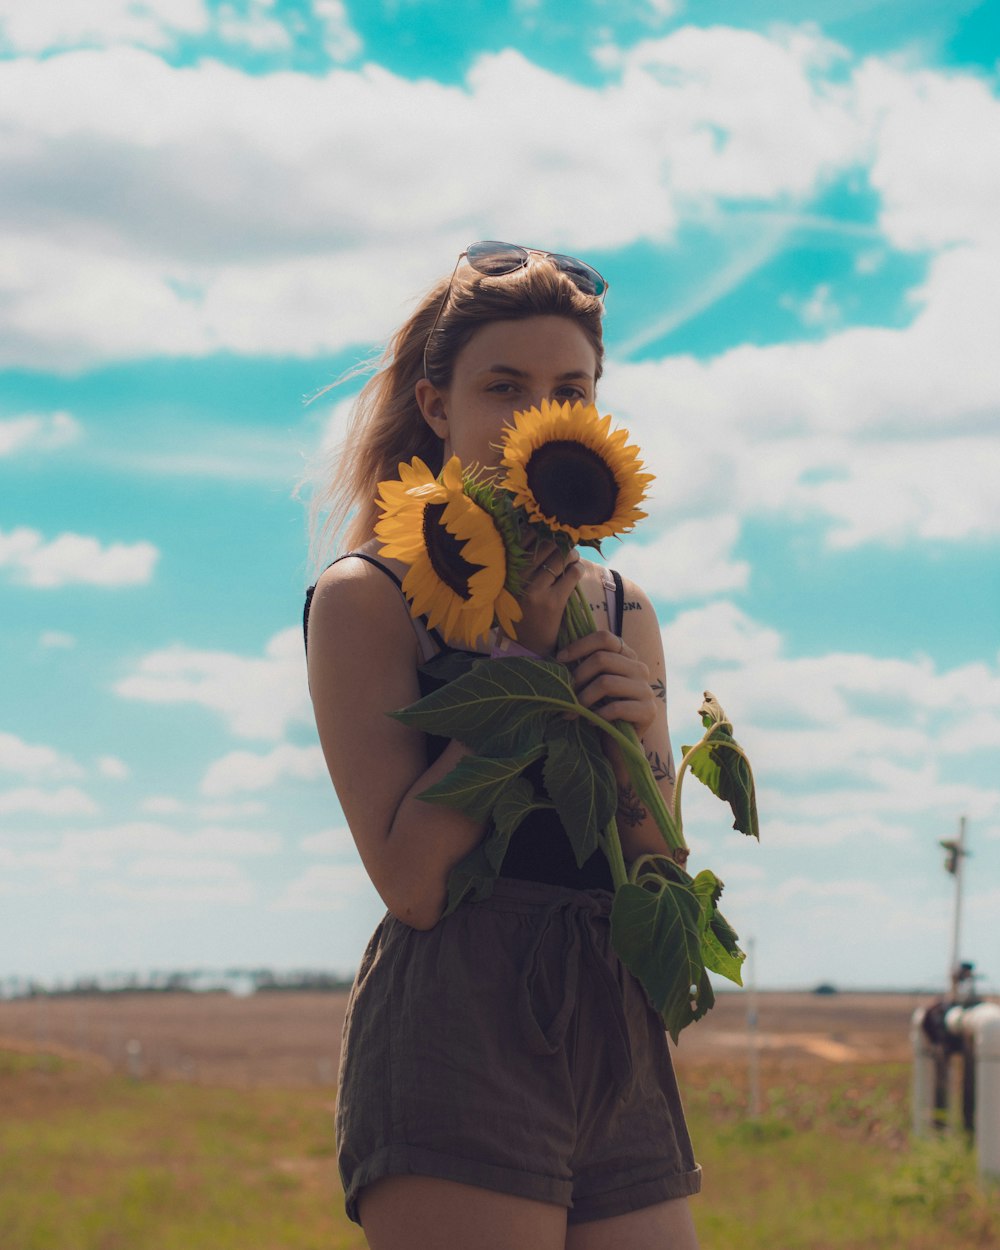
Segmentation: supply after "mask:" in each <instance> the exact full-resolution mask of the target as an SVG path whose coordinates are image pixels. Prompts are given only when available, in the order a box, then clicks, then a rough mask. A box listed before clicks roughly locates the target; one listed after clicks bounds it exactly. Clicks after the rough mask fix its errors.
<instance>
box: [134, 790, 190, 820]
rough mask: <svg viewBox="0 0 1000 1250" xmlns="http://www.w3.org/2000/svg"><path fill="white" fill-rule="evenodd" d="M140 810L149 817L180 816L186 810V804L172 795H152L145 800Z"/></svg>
mask: <svg viewBox="0 0 1000 1250" xmlns="http://www.w3.org/2000/svg"><path fill="white" fill-rule="evenodd" d="M139 807H140V810H141V811H143V812H144V813H145V814H146V815H147V816H178V815H180V813H181V812H183V811H184V809H185V804H184V803H182V802H181V800H180V799H176V798H174V797H173V795H170V794H151V795H150V796H149V797H148V798H146V799H143V801H142V803H141V804H140V805H139Z"/></svg>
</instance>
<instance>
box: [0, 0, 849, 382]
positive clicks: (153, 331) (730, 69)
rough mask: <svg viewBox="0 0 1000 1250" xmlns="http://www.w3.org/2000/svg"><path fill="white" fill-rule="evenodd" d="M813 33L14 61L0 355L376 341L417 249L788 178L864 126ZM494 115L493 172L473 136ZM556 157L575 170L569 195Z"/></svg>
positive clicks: (617, 219)
mask: <svg viewBox="0 0 1000 1250" xmlns="http://www.w3.org/2000/svg"><path fill="white" fill-rule="evenodd" d="M317 16H318V17H320V18H321V20H322V21H323V22H324V23H325V26H326V30H327V32H328V35H329V40H328V42H329V46H330V50H331V55H333V56H348V55H353V53H354V51H355V50H356V44H355V41H354V38H352V36H351V34H350V33H345V32H349V28H347V27H345V26H344V24H343V17H344V15H343V8H342V6H341V5H340V4H338V3H335V2H334V0H328V3H326V4H324V5H323V7H322V9H321V10H318V11H317ZM330 32H333V33H332V34H331V33H330ZM831 55H833V54H832V53H831V52H830V49H829V46H828V45H826V44H824V43H823V42H822V41H821V40H819V39H817V38H815V37H814V36H811V35H802V34H798V35H789V36H787V37H786V36H779V37H775V38H773V39H768V38H765V37H763V36H760V35H756V34H753V33H752V32H748V31H735V30H726V29H725V28H714V29H712V30H706V31H699V30H696V29H693V28H687V29H685V30H680V31H676V32H674V33H673V34H671V35H668V36H667V37H666V38H664V39H662V40H655V41H648V42H647V43H645V44H642V45H639V47H638V48H636V49H632V50H630V51H629V52H628V53H627V54H623V57H622V60H621V66H620V81H617V82H613V83H611V84H609V85H607V86H606V87H604V88H601V89H597V88H590V87H583V86H580V85H577V84H575V83H573V82H571V81H570V80H568V79H567V78H565V77H562V76H560V75H558V74H555V73H551V72H549V71H547V70H543V69H541V68H540V67H538V66H536V65H534V64H532V63H530V62H529V61H527V60H526V59H525V58H524V57H522V56H521V55H519V54H518V53H515V52H512V51H506V52H501V53H498V54H493V55H488V56H484V57H481V58H480V59H479V60H478V61H477V62H475V64H474V65H473V66H472V68H471V70H470V71H469V74H468V77H467V80H466V82H465V84H463V85H461V86H444V85H442V84H438V83H434V82H432V81H430V80H428V79H421V80H418V81H410V80H406V79H402V78H399V77H396V76H394V75H392V74H390V73H388V72H387V71H385V70H383V69H381V68H379V67H377V66H374V65H366V66H364V67H363V68H361V69H359V70H357V71H335V72H331V73H329V74H327V75H326V76H312V75H304V74H291V73H282V74H271V75H265V76H260V75H256V76H254V75H247V74H242V73H240V72H238V71H236V70H234V69H232V68H230V67H227V66H225V65H222V64H220V63H219V62H218V61H214V60H206V61H204V62H202V63H201V64H199V65H197V66H194V67H187V68H175V67H172V66H170V65H168V64H166V63H165V62H164V61H162V60H161V59H160V58H158V57H156V56H154V55H152V54H150V53H148V52H143V51H140V50H138V49H134V48H133V49H129V48H115V49H111V50H109V51H106V52H94V51H81V52H71V53H67V54H65V55H63V56H59V57H53V58H48V59H45V60H40V61H30V60H27V59H23V60H20V61H14V62H11V63H9V64H8V65H6V66H5V77H6V79H7V86H8V89H7V92H6V94H5V96H4V101H3V104H2V105H0V123H2V124H0V135H2V136H4V137H3V138H2V139H0V156H2V157H4V158H5V167H6V168H5V197H6V199H7V200H8V202H9V203H11V204H13V205H14V206H15V209H16V211H15V214H14V215H13V221H14V223H15V224H14V225H12V227H11V232H10V234H9V235H8V246H7V247H6V248H5V251H4V257H5V259H4V261H3V263H2V264H0V290H2V291H3V292H4V294H5V296H6V303H5V305H4V308H5V309H6V312H5V315H4V322H3V325H2V327H0V328H2V329H3V331H4V333H3V335H2V339H3V341H4V342H5V344H6V347H5V353H4V357H3V359H2V360H0V363H9V364H15V363H26V364H29V365H33V364H40V363H43V362H44V365H45V367H47V368H50V369H51V368H77V367H80V366H85V365H87V364H93V363H96V362H98V361H103V360H108V359H122V358H133V357H136V356H142V355H148V354H153V353H155V354H163V355H176V354H194V355H201V354H205V353H208V352H214V351H218V350H225V349H230V350H235V351H239V352H247V353H254V352H260V351H266V352H268V353H276V352H278V353H285V354H295V355H308V354H314V353H317V352H326V351H333V350H337V349H339V348H342V347H344V346H346V345H348V344H351V343H360V342H366V341H367V342H370V341H373V340H376V339H379V338H381V337H383V335H384V334H385V333H386V331H387V330H388V329H389V328H390V326H391V324H392V322H393V321H396V320H398V312H399V311H401V310H402V309H403V307H404V306H405V305H406V303H407V301H409V300H410V299H412V295H413V292H414V291H417V290H419V289H420V288H421V286H423V285H426V284H427V283H428V282H429V281H430V280H431V279H432V278H433V277H435V276H437V273H438V270H439V269H440V263H439V262H438V261H437V260H436V259H435V257H440V256H442V255H449V254H452V253H453V252H457V250H458V246H459V245H460V244H461V243H464V242H466V241H467V240H468V238H470V237H474V236H475V234H476V233H477V232H484V233H487V234H488V233H489V232H491V231H492V230H494V229H497V228H498V223H501V222H502V223H503V225H504V230H505V232H506V234H507V235H508V236H510V237H519V236H521V237H530V238H534V237H543V236H547V237H549V238H551V239H552V240H553V241H554V244H555V245H557V246H560V247H565V248H571V249H576V250H580V249H584V250H586V249H587V248H597V247H603V248H608V247H615V246H620V245H623V244H626V243H630V242H632V241H635V240H637V239H652V240H655V241H664V240H667V239H669V238H670V236H671V234H672V232H673V231H674V230H675V228H676V226H677V224H678V221H679V220H680V219H681V217H682V216H683V215H684V214H694V215H695V216H698V217H699V218H700V217H702V216H703V215H704V213H705V212H706V211H709V209H710V207H711V205H712V204H713V203H714V202H715V201H716V200H718V199H719V198H720V197H721V198H729V197H733V196H744V197H749V198H751V199H767V198H772V197H782V196H784V197H792V198H796V197H802V196H806V195H810V194H812V192H813V191H814V190H815V189H816V187H817V185H818V183H819V182H820V181H822V180H823V179H824V178H825V177H826V176H827V173H828V171H830V170H833V169H836V168H840V167H842V166H843V165H844V164H845V163H850V162H851V161H853V160H854V159H855V157H856V156H857V154H858V152H859V151H860V145H861V144H862V143H863V136H862V135H860V133H859V131H858V126H857V122H856V119H855V117H854V115H853V112H852V110H851V108H850V107H849V106H848V104H846V103H844V100H843V98H842V97H844V95H845V91H846V88H844V87H843V86H842V85H840V84H836V85H831V84H830V83H829V82H824V80H823V66H824V65H826V64H827V62H828V61H829V59H830V57H831ZM762 66H766V73H764V72H762V70H761V67H762ZM123 98H127V99H128V101H129V107H128V108H122V106H121V101H122V99H123ZM66 99H73V100H74V108H73V109H72V110H67V109H66V108H65V104H64V102H65V100H66ZM775 123H776V124H775ZM511 133H517V134H519V135H520V136H521V138H520V140H519V144H520V147H519V158H518V171H519V176H517V177H516V178H513V179H512V178H511V177H510V175H509V171H508V168H507V167H506V166H505V165H504V164H503V163H502V162H501V163H500V164H498V163H497V162H496V160H495V157H494V153H495V152H496V151H497V150H503V149H504V148H506V146H507V137H508V136H509V134H511ZM428 134H434V135H435V136H436V142H437V144H438V146H439V147H440V148H441V149H442V150H451V151H461V152H462V153H463V168H462V176H461V178H459V179H450V180H449V179H445V180H443V181H442V180H438V181H436V182H430V181H428V180H427V178H426V169H425V148H426V144H425V139H426V136H427V135H428ZM553 168H556V169H558V171H559V178H558V185H559V186H560V187H565V186H567V185H586V187H587V188H588V193H587V195H586V196H577V197H575V198H574V199H573V201H572V204H571V206H570V209H568V208H567V202H566V199H565V197H564V196H563V195H561V194H554V193H553V183H552V178H551V171H552V169H553ZM399 185H406V186H408V187H410V188H411V193H410V194H409V195H408V196H407V197H406V204H405V206H404V205H402V204H401V203H400V201H399V197H398V194H397V188H398V186H399ZM39 187H42V188H44V194H40V192H39ZM470 188H471V189H472V195H471V198H470ZM442 222H448V223H449V226H448V228H447V230H443V229H442V225H441V223H442ZM16 223H19V224H16ZM491 223H492V224H491ZM404 224H405V230H404V229H403V228H402V227H403V225H404ZM415 239H422V240H423V241H424V242H423V243H422V245H421V246H414V240H415ZM345 291H349V292H350V293H351V296H350V299H345V298H344V292H345Z"/></svg>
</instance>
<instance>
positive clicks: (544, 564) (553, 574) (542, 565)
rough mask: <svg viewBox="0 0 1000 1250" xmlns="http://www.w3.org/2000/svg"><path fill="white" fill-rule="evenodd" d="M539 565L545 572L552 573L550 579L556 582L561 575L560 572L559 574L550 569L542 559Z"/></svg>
mask: <svg viewBox="0 0 1000 1250" xmlns="http://www.w3.org/2000/svg"><path fill="white" fill-rule="evenodd" d="M540 567H541V568H543V569H544V570H545V571H546V573H551V574H552V580H553V581H554V582H557V581H558V580H559V578H560V577H561V576H562V574H561V573H556V572H555V571H554V570H553V569H550V568H549V566H548V565H547V564H546V563H545V561H544V560H543V561H542V563H541V566H540Z"/></svg>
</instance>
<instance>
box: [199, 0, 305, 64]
mask: <svg viewBox="0 0 1000 1250" xmlns="http://www.w3.org/2000/svg"><path fill="white" fill-rule="evenodd" d="M273 13H274V0H248V3H246V4H244V5H235V4H221V5H220V6H219V7H218V9H217V10H216V12H215V20H216V30H217V31H218V34H219V37H220V38H221V39H222V40H224V41H225V42H226V43H235V44H245V45H246V46H247V47H248V48H252V49H253V51H254V52H286V51H288V50H289V49H290V48H291V46H292V39H291V35H290V34H289V31H288V28H287V27H286V26H285V25H284V23H283V22H280V21H278V20H277V19H276V18H275V17H274V16H273Z"/></svg>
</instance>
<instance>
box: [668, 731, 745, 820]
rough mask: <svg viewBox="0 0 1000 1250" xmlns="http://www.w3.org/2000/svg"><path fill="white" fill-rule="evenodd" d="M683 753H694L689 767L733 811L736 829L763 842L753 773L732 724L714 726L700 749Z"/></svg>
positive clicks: (696, 748)
mask: <svg viewBox="0 0 1000 1250" xmlns="http://www.w3.org/2000/svg"><path fill="white" fill-rule="evenodd" d="M682 751H683V753H684V755H685V756H686V755H687V754H688V752H689V751H690V752H691V753H692V754H691V760H690V764H689V767H690V769H691V771H692V772H693V773H694V775H695V776H696V777H697V778H698V780H699V781H700V782H702V783H703V784H704V785H706V786H708V788H709V789H710V790H711V791H712V793H713V794H714V795H716V796H717V797H718V798H720V799H722V800H723V801H724V802H726V803H728V804H729V806H730V807H731V808H732V811H733V816H734V817H735V819H734V820H733V828H734V829H738V830H739V831H740V833H745V834H748V835H750V836H751V837H754V838H759V837H760V829H759V826H758V824H757V794H756V789H755V787H754V780H753V772H752V771H751V768H750V764H749V762H748V761H747V758H746V756H745V755H744V754H743V751H742V749H741V747H740V746H739V744H738V743H737V742H736V741H735V739H734V738H733V735H732V733H730V730H729V725H728V722H724V723H722V724H718V725H714V726H713V727H712V728H711V729H709V730H708V732H707V733H706V734H705V736H704V738H702V740H701V742H699V743H698V744H697V746H695V747H683V748H682Z"/></svg>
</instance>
